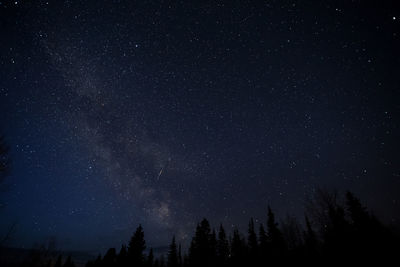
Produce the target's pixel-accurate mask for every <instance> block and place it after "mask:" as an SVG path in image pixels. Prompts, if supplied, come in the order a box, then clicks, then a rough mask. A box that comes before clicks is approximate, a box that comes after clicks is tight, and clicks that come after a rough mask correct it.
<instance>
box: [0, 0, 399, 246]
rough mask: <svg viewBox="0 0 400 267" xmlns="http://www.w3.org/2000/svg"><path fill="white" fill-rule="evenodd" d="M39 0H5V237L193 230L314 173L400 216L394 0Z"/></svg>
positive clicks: (308, 185) (66, 242) (259, 212)
mask: <svg viewBox="0 0 400 267" xmlns="http://www.w3.org/2000/svg"><path fill="white" fill-rule="evenodd" d="M32 2H33V1H2V2H1V3H0V39H1V41H0V49H1V50H0V51H1V58H0V75H1V79H0V129H1V131H2V133H3V134H4V135H5V137H6V140H7V142H8V144H9V145H10V148H11V153H10V155H11V158H12V161H13V165H12V172H11V175H10V176H9V177H7V179H6V180H5V182H4V184H3V185H2V187H4V188H5V190H3V191H2V192H1V195H0V199H1V203H4V207H3V208H2V209H1V210H0V216H1V220H0V226H1V232H2V233H3V232H5V231H6V229H7V226H8V225H10V224H12V223H13V222H16V223H17V229H16V232H15V235H14V238H13V240H11V241H10V243H9V245H10V246H17V247H22V246H23V247H31V246H32V244H33V243H35V242H45V240H47V239H48V238H50V237H56V239H57V240H58V245H59V247H60V248H62V249H82V250H102V249H104V248H108V247H110V246H114V247H119V246H120V244H121V243H125V242H127V240H128V239H129V237H130V235H131V233H132V232H133V230H134V229H135V228H136V226H137V225H138V224H139V223H142V224H143V226H144V229H145V234H146V240H147V241H148V244H149V246H159V245H164V244H166V243H167V242H168V240H170V238H171V236H172V235H173V234H174V233H175V234H176V235H177V238H178V240H180V241H182V242H184V243H185V240H188V238H190V236H191V233H192V230H193V229H194V225H195V223H196V222H197V221H199V220H200V219H201V218H202V217H207V218H209V219H210V221H211V222H212V224H213V225H217V224H218V223H220V222H222V223H223V224H224V225H226V226H227V227H228V228H229V227H230V226H235V225H238V226H239V227H245V226H246V223H247V221H248V219H249V218H250V217H251V216H253V217H255V218H257V219H258V220H259V221H263V220H265V218H266V207H267V205H268V204H270V205H271V206H272V208H273V209H274V210H275V211H276V213H277V214H278V215H279V216H280V217H281V218H283V217H284V216H285V215H286V214H287V213H290V214H294V215H296V216H299V217H300V218H301V216H302V214H303V212H304V210H303V208H304V204H305V199H306V198H307V196H310V195H312V193H313V192H314V191H315V190H316V188H320V187H326V188H329V189H334V188H335V189H339V190H352V191H354V193H355V194H356V195H358V196H359V197H360V198H361V199H362V200H363V201H364V203H365V204H367V205H368V206H369V207H371V208H372V209H373V210H374V212H375V213H376V214H377V215H378V216H380V217H381V218H383V219H384V220H385V221H386V222H387V223H392V224H398V220H400V213H399V207H398V202H399V201H400V197H399V196H400V194H399V192H400V162H399V158H400V157H398V155H397V154H398V150H399V139H398V136H400V132H399V122H400V121H399V115H400V113H399V112H400V109H399V107H400V106H399V103H400V102H399V89H400V88H399V85H400V79H399V77H400V76H399V73H400V67H399V66H400V65H399V63H400V62H399V60H400V52H399V51H400V50H399V49H398V47H400V24H399V23H400V12H399V9H398V8H397V6H395V5H394V4H393V3H394V2H395V1H392V2H391V1H379V2H378V1H375V3H369V2H370V1H255V2H252V1H226V2H222V1H215V2H214V1H205V2H203V3H194V1H179V2H171V3H169V2H167V1H163V2H154V3H137V2H136V1H122V0H121V1H48V2H46V1H34V3H32ZM138 2H145V1H138ZM371 2H372V1H371Z"/></svg>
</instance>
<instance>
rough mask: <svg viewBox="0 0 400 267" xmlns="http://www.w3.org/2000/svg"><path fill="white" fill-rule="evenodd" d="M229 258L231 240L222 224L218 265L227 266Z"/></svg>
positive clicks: (218, 246) (218, 243)
mask: <svg viewBox="0 0 400 267" xmlns="http://www.w3.org/2000/svg"><path fill="white" fill-rule="evenodd" d="M228 259H229V242H228V239H227V238H226V233H225V230H224V227H223V226H222V224H221V225H220V226H219V231H218V241H217V265H218V266H226V265H227V264H228Z"/></svg>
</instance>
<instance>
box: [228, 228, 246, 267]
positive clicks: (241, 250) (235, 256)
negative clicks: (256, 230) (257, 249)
mask: <svg viewBox="0 0 400 267" xmlns="http://www.w3.org/2000/svg"><path fill="white" fill-rule="evenodd" d="M246 250H247V247H246V242H245V240H244V239H243V238H242V237H241V236H240V233H239V230H238V229H237V228H235V229H234V230H233V236H232V241H231V265H233V266H246V265H247V264H245V258H246V254H247V253H246V252H247V251H246Z"/></svg>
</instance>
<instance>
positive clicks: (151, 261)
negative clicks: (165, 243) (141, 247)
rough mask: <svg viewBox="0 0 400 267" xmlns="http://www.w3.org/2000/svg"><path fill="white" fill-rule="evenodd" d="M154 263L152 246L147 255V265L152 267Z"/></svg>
mask: <svg viewBox="0 0 400 267" xmlns="http://www.w3.org/2000/svg"><path fill="white" fill-rule="evenodd" d="M153 264H154V254H153V248H150V251H149V255H148V256H147V262H146V265H147V266H148V267H152V266H153Z"/></svg>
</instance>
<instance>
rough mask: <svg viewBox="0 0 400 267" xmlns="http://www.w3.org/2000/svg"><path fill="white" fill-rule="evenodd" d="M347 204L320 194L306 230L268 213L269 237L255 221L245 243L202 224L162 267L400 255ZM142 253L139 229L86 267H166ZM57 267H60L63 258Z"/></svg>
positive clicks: (372, 220) (317, 262) (358, 208)
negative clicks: (185, 249)
mask: <svg viewBox="0 0 400 267" xmlns="http://www.w3.org/2000/svg"><path fill="white" fill-rule="evenodd" d="M345 203H346V205H343V204H340V203H339V201H338V198H337V195H336V194H327V193H326V192H325V193H323V194H320V195H319V198H317V199H316V202H315V203H314V205H315V206H314V208H315V209H314V213H313V215H314V216H315V215H316V216H315V217H314V218H315V220H310V218H309V217H308V216H305V222H304V227H303V226H302V225H301V224H300V223H298V221H297V220H296V219H295V218H293V217H290V216H288V217H287V219H286V220H284V221H282V223H281V224H280V226H279V225H278V223H277V222H276V219H275V215H274V213H273V212H272V210H271V208H270V207H268V214H267V216H268V218H267V231H266V230H265V229H264V226H263V224H261V223H260V224H259V232H258V238H257V234H256V233H255V228H256V226H255V223H254V220H253V219H250V221H249V225H248V235H247V242H246V238H244V237H243V236H242V235H241V234H240V232H239V230H238V228H235V229H234V230H233V234H232V237H231V238H230V242H228V238H227V234H226V232H225V230H224V228H223V226H222V224H221V225H220V226H219V229H218V238H217V235H216V233H215V231H214V230H213V231H211V227H210V224H209V222H208V221H207V220H206V219H203V220H202V221H201V222H200V223H199V224H198V225H197V227H196V231H195V234H194V236H193V238H192V241H191V244H190V247H189V251H188V254H186V255H184V261H183V263H182V256H181V249H180V245H179V249H177V244H176V240H175V237H173V238H172V241H171V244H170V245H169V250H168V254H167V262H166V265H167V266H168V267H177V266H185V267H200V266H201V267H203V266H221V267H239V266H240V267H242V266H277V265H288V264H290V265H295V264H296V265H299V264H300V265H306V266H324V265H331V264H339V263H341V264H353V265H360V264H367V263H369V264H371V263H372V262H376V263H379V265H387V264H383V263H384V262H385V261H386V262H387V261H388V260H392V261H394V260H398V259H397V254H398V251H400V250H399V249H400V247H399V244H400V240H399V238H398V236H397V235H395V234H394V233H393V232H392V231H390V229H389V228H388V227H386V226H384V225H383V224H382V223H381V222H380V221H379V220H378V219H377V218H376V217H375V216H373V215H370V213H369V212H368V211H367V209H366V208H365V207H363V206H362V205H361V202H360V201H359V200H358V199H357V198H356V197H355V196H354V195H353V194H351V193H347V194H346V202H345ZM314 229H320V231H319V232H318V231H315V230H314ZM145 248H146V246H145V240H144V233H143V229H142V227H141V226H140V225H139V227H138V228H137V229H136V232H135V233H134V235H133V236H132V238H131V240H130V242H129V247H128V249H126V247H125V246H122V248H121V250H120V252H119V254H118V255H116V251H115V249H109V250H108V251H107V253H106V254H105V256H104V258H103V259H102V258H101V256H99V257H98V258H97V260H96V261H94V262H88V263H87V265H86V266H88V267H99V266H101V267H103V266H118V267H120V266H123V267H125V266H126V267H128V266H129V267H131V266H133V267H140V266H148V267H161V266H165V261H164V256H163V255H161V256H160V257H159V258H158V259H154V255H153V250H152V249H150V251H149V254H148V255H147V256H146V257H145V254H144V251H145ZM35 259H36V260H35ZM144 259H146V260H144ZM32 262H40V261H38V260H37V257H36V258H35V257H33V259H32ZM43 262H44V261H43ZM67 262H68V260H67ZM67 262H66V263H67ZM28 266H37V265H28ZM40 266H42V265H40ZM55 266H58V267H60V266H62V264H61V256H60V257H59V259H58V260H57V262H56V265H55ZM64 266H65V265H64Z"/></svg>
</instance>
